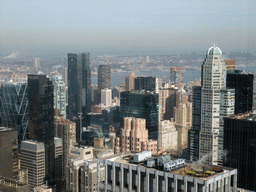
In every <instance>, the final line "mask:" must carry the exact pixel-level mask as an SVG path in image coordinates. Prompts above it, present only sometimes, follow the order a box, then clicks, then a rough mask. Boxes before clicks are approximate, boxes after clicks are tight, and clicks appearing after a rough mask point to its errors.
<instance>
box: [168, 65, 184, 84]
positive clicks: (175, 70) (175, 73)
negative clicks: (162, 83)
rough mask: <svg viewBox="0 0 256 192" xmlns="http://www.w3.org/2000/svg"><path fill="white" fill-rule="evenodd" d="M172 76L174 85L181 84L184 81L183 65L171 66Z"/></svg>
mask: <svg viewBox="0 0 256 192" xmlns="http://www.w3.org/2000/svg"><path fill="white" fill-rule="evenodd" d="M170 78H171V84H172V85H176V86H178V87H179V86H181V85H182V82H183V77H182V70H181V67H171V70H170Z"/></svg>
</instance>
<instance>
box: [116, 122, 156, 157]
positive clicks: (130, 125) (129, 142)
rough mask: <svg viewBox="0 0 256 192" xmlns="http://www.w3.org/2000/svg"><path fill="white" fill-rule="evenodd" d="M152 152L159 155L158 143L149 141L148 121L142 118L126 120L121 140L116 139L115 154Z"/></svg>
mask: <svg viewBox="0 0 256 192" xmlns="http://www.w3.org/2000/svg"><path fill="white" fill-rule="evenodd" d="M129 151H132V152H141V151H151V152H152V154H157V141H156V140H152V139H148V130H147V129H146V120H145V119H140V118H131V117H125V118H124V127H123V128H122V133H121V138H118V137H117V138H115V146H114V152H115V153H120V152H129Z"/></svg>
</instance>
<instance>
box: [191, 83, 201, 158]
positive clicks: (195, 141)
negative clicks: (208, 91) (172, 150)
mask: <svg viewBox="0 0 256 192" xmlns="http://www.w3.org/2000/svg"><path fill="white" fill-rule="evenodd" d="M200 130H201V87H199V86H196V87H193V102H192V128H191V129H190V130H189V131H188V150H189V156H190V157H189V159H190V160H191V161H197V160H198V159H199V135H200V134H199V133H200Z"/></svg>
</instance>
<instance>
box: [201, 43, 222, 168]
mask: <svg viewBox="0 0 256 192" xmlns="http://www.w3.org/2000/svg"><path fill="white" fill-rule="evenodd" d="M201 87H202V89H201V130H200V141H199V156H200V157H203V156H206V161H207V162H208V163H210V164H213V165H217V164H218V161H219V159H218V153H222V151H220V150H219V136H220V135H222V134H223V133H221V132H220V100H221V90H224V89H226V65H225V62H224V61H223V59H222V52H221V50H220V49H219V48H218V47H216V46H213V47H211V48H210V49H209V50H208V51H207V54H206V59H205V60H204V62H203V65H202V86H201Z"/></svg>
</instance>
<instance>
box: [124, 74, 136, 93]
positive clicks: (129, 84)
mask: <svg viewBox="0 0 256 192" xmlns="http://www.w3.org/2000/svg"><path fill="white" fill-rule="evenodd" d="M136 77H137V76H136V75H135V73H134V72H130V75H129V76H126V77H125V91H131V90H134V79H135V78H136Z"/></svg>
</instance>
